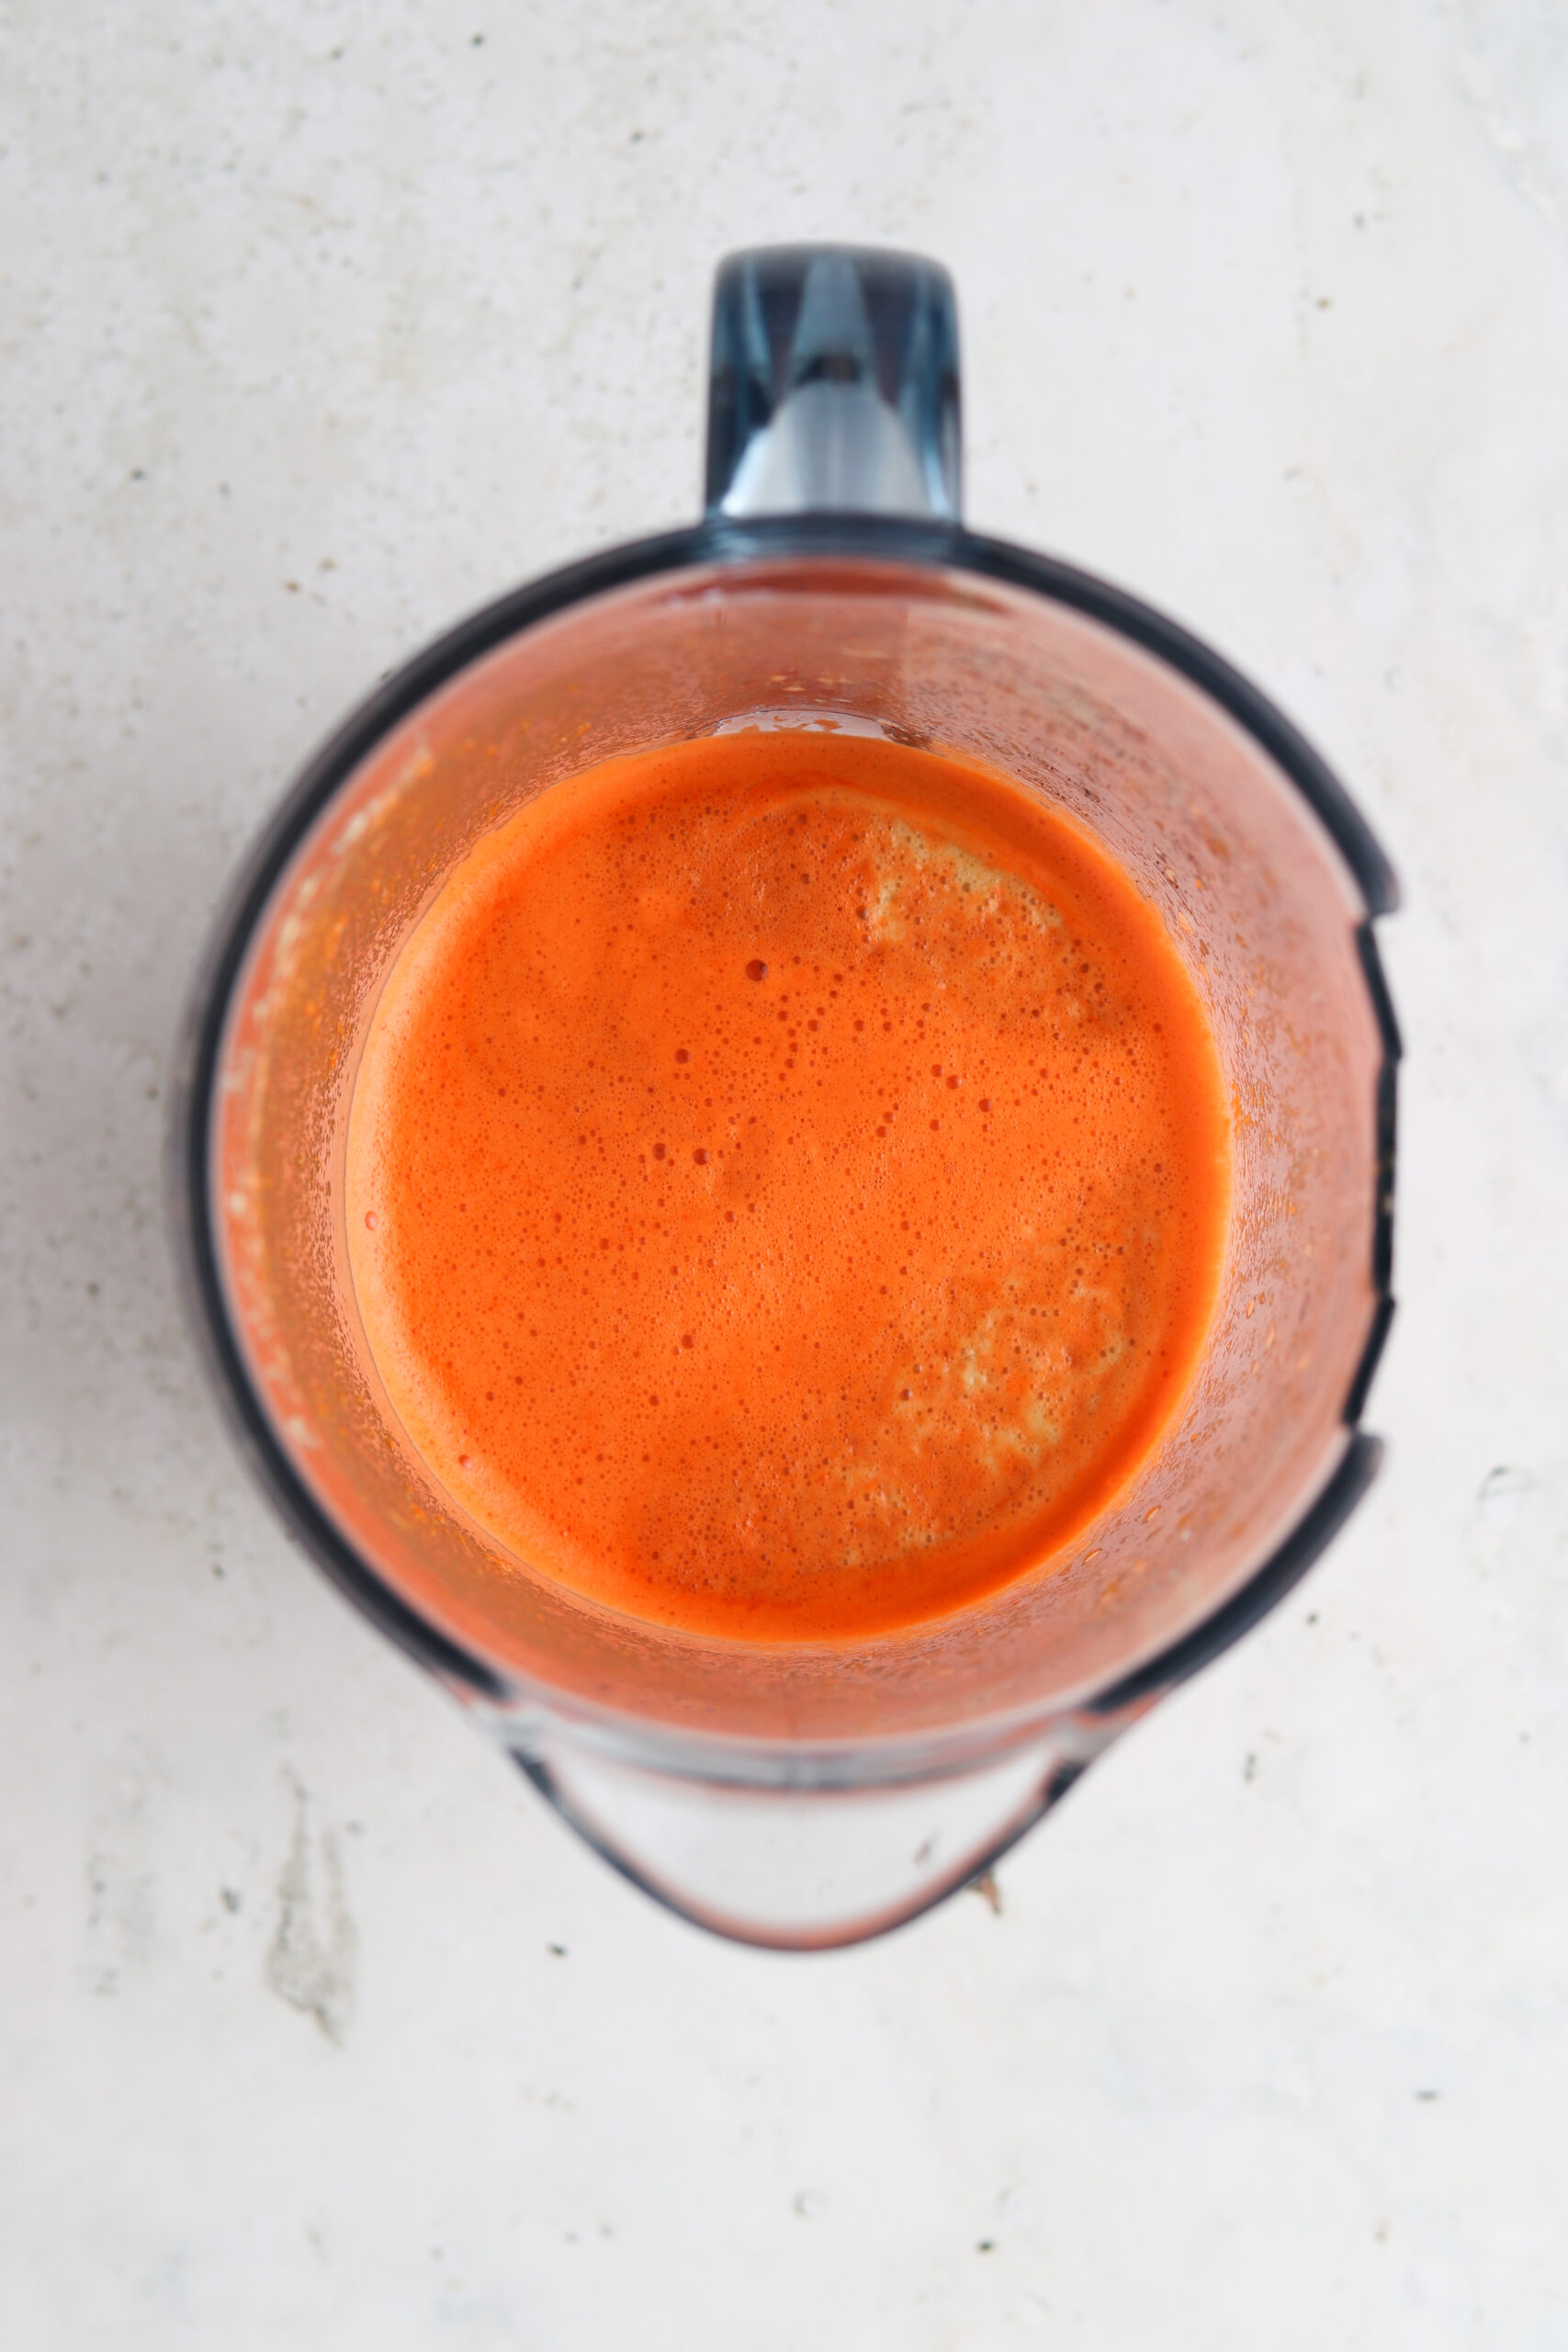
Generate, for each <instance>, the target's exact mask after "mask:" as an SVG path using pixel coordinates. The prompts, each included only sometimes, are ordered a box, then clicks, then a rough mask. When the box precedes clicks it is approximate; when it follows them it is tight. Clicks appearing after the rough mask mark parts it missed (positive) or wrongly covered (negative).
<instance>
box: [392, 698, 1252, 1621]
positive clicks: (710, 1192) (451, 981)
mask: <svg viewBox="0 0 1568 2352" xmlns="http://www.w3.org/2000/svg"><path fill="white" fill-rule="evenodd" d="M1229 1170H1230V1136H1229V1125H1228V1119H1227V1114H1226V1111H1225V1104H1224V1088H1223V1084H1222V1080H1221V1073H1220V1068H1219V1062H1218V1057H1217V1055H1216V1052H1215V1048H1214V1045H1213V1038H1212V1035H1211V1034H1210V1032H1209V1029H1208V1026H1207V1023H1206V1021H1205V1018H1204V1015H1203V1013H1202V1011H1201V1006H1200V1004H1199V1001H1198V999H1197V996H1196V993H1195V991H1194V990H1193V988H1192V986H1191V983H1190V980H1189V978H1188V977H1187V974H1186V972H1185V970H1184V968H1183V967H1182V965H1181V964H1180V961H1179V958H1178V956H1177V955H1176V952H1175V949H1174V947H1173V946H1172V944H1171V943H1170V941H1169V939H1168V936H1167V934H1166V933H1165V930H1164V926H1163V923H1162V921H1161V918H1160V917H1159V915H1158V913H1157V912H1156V910H1155V909H1154V908H1153V907H1151V906H1150V905H1149V904H1148V903H1147V902H1146V901H1145V899H1143V898H1141V897H1140V895H1139V894H1138V892H1137V891H1136V889H1135V888H1134V886H1133V884H1132V882H1131V880H1130V879H1129V877H1128V876H1126V875H1125V874H1124V873H1123V872H1122V870H1121V869H1120V868H1119V867H1118V866H1117V865H1114V863H1113V862H1112V861H1111V859H1110V858H1109V857H1108V856H1107V855H1106V854H1105V853H1104V852H1103V851H1102V850H1100V848H1099V847H1098V845H1097V844H1095V843H1094V842H1091V841H1090V840H1089V838H1088V837H1087V836H1086V835H1085V834H1084V832H1083V831H1081V830H1080V829H1079V828H1078V827H1077V826H1076V825H1075V824H1073V823H1072V822H1071V821H1070V820H1066V818H1064V817H1061V816H1059V815H1057V814H1055V813H1054V812H1052V811H1051V810H1049V809H1045V808H1043V807H1042V806H1041V805H1040V804H1038V803H1037V802H1035V801H1034V800H1033V799H1032V798H1031V797H1028V796H1026V795H1025V794H1024V793H1023V792H1022V791H1021V789H1020V788H1019V787H1017V786H1012V785H1010V784H1008V783H1007V782H1006V781H1005V780H1003V779H1001V778H998V777H997V776H994V775H989V774H988V773H987V772H986V771H984V770H981V769H978V768H975V767H972V766H970V765H968V764H967V763H962V762H959V761H957V760H954V759H951V758H942V757H939V756H937V755H934V754H931V753H928V752H918V751H913V750H909V749H906V748H904V747H902V746H899V745H896V744H893V743H889V742H885V741H880V740H877V739H871V738H865V737H849V738H843V739H834V738H831V737H827V736H822V735H816V734H810V735H807V734H793V735H792V734H787V733H779V732H767V733H762V732H759V733H758V734H755V735H744V734H739V735H738V734H728V735H725V736H722V737H716V738H711V739H706V740H705V741H699V742H694V743H689V744H685V745H681V746H677V747H675V748H673V749H671V750H667V751H661V752H651V753H647V754H643V755H640V756H639V757H637V758H636V759H631V760H626V761H620V762H615V763H608V764H606V765H605V766H604V767H603V768H600V769H597V770H594V771H592V773H590V774H589V775H585V776H582V777H580V778H578V779H576V780H575V781H574V782H573V783H571V784H570V785H568V786H559V787H557V788H556V789H555V790H553V791H551V792H549V793H547V794H546V795H544V796H542V797H540V798H539V799H538V800H536V801H535V802H534V803H532V804H531V805H530V806H529V807H528V808H526V809H525V810H524V811H523V812H522V813H521V814H520V815H519V816H518V817H516V818H514V819H513V820H512V821H511V822H510V823H508V824H507V825H504V826H502V828H500V829H499V830H498V831H496V832H494V833H492V834H491V835H490V836H489V837H488V838H486V839H485V840H483V841H482V842H480V843H479V846H478V847H477V848H476V850H475V851H474V852H473V853H472V854H471V855H470V856H469V857H468V860H467V861H466V862H465V864H464V865H462V866H461V867H459V868H458V869H457V872H455V873H454V874H453V875H452V876H451V877H450V878H449V880H448V882H447V883H446V887H445V888H444V889H443V890H442V892H441V893H440V895H439V896H438V898H437V899H436V900H435V902H434V905H433V906H432V908H431V909H430V910H429V912H428V913H427V914H426V915H425V917H424V918H423V921H422V922H421V923H420V924H419V926H418V927H417V928H416V930H415V932H414V933H413V934H412V937H411V938H410V940H409V942H408V943H407V944H406V946H405V947H404V949H403V951H402V954H401V956H400V959H399V961H398V963H397V965H396V967H394V970H393V973H392V976H391V978H390V979H389V984H388V987H387V989H386V990H385V992H384V994H383V998H382V1001H381V1003H380V1005H379V1006H378V1011H377V1013H376V1015H375V1018H374V1021H373V1023H372V1026H371V1030H370V1034H369V1037H368V1040H367V1046H366V1051H365V1056H364V1059H363V1063H362V1067H361V1070H360V1075H359V1078H358V1080H357V1083H356V1087H355V1099H354V1103H353V1107H352V1113H351V1119H350V1133H349V1155H348V1186H347V1201H348V1225H349V1245H350V1257H351V1263H352V1268H353V1274H354V1281H355V1292H356V1295H357V1298H358V1302H359V1306H360V1310H361V1314H362V1317H363V1319H364V1323H365V1328H366V1331H367V1337H368V1340H369V1342H370V1346H371V1349H372V1351H373V1353H374V1355H375V1357H376V1360H377V1363H378V1369H379V1371H380V1373H381V1374H382V1377H383V1380H384V1382H385V1384H386V1386H387V1389H388V1393H389V1397H391V1400H392V1402H393V1405H394V1407H395V1408H396V1410H397V1412H398V1414H399V1415H400V1419H401V1420H402V1422H403V1424H404V1426H405V1428H406V1430H408V1432H409V1435H410V1437H411V1438H412V1442H413V1443H414V1445H415V1446H416V1448H417V1449H418V1451H419V1452H420V1453H421V1454H422V1455H423V1458H424V1460H425V1461H426V1463H427V1464H428V1465H429V1467H430V1469H431V1471H432V1473H433V1475H434V1476H435V1477H436V1479H437V1480H438V1481H439V1482H440V1483H441V1484H442V1485H443V1486H445V1487H447V1488H448V1489H449V1490H450V1491H451V1493H452V1494H453V1495H454V1497H455V1498H457V1500H459V1501H460V1502H461V1503H462V1504H463V1506H464V1507H465V1508H466V1509H467V1510H468V1511H469V1512H470V1513H471V1514H472V1515H473V1516H474V1517H475V1518H477V1519H478V1520H479V1521H481V1522H482V1523H483V1524H484V1525H485V1526H486V1527H487V1528H488V1529H489V1530H490V1531H491V1532H492V1533H493V1534H494V1535H495V1536H496V1537H497V1538H498V1539H499V1540H500V1542H501V1543H502V1544H503V1545H505V1546H506V1547H507V1548H508V1549H509V1550H510V1551H511V1552H513V1554H514V1555H516V1556H517V1557H518V1558H519V1559H520V1560H522V1561H523V1562H525V1563H526V1564H527V1565H528V1566H530V1567H531V1568H532V1569H533V1570H534V1571H536V1573H539V1574H542V1575H544V1576H546V1577H552V1578H555V1579H557V1580H558V1581H559V1582H561V1583H563V1584H565V1585H567V1586H569V1587H570V1588H572V1589H575V1590H577V1591H579V1592H581V1593H582V1594H584V1595H587V1596H589V1597H591V1598H592V1599H594V1600H599V1601H602V1602H606V1603H608V1604H610V1605H611V1606H614V1607H615V1608H618V1609H622V1610H625V1611H629V1612H631V1613H632V1614H635V1615H637V1616H639V1617H643V1618H647V1619H652V1620H655V1621H656V1622H660V1623H667V1624H671V1625H680V1626H683V1627H686V1628H688V1629H690V1630H693V1631H697V1632H701V1633H705V1634H718V1635H728V1636H733V1637H738V1638H741V1639H752V1640H756V1639H767V1640H780V1639H783V1640H791V1639H794V1640H819V1639H831V1638H837V1637H841V1636H852V1635H857V1634H867V1633H872V1632H875V1631H878V1630H885V1629H887V1628H890V1627H893V1626H897V1625H899V1624H905V1623H912V1622H918V1621H919V1620H921V1619H923V1618H927V1617H931V1616H932V1615H936V1614H940V1613H942V1611H947V1610H950V1609H952V1608H953V1607H956V1606H959V1605H961V1604H963V1603H964V1602H967V1601H972V1600H976V1599H978V1598H980V1597H981V1596H983V1595H984V1594H985V1593H987V1592H989V1591H992V1590H995V1589H997V1588H998V1587H999V1586H1002V1585H1005V1584H1006V1583H1008V1582H1010V1580H1012V1579H1013V1578H1014V1577H1018V1576H1019V1575H1021V1574H1023V1573H1026V1572H1029V1571H1031V1570H1032V1569H1035V1568H1037V1567H1039V1566H1042V1565H1043V1564H1048V1563H1049V1561H1050V1558H1051V1557H1052V1555H1053V1554H1054V1553H1056V1552H1059V1551H1060V1549H1061V1547H1062V1546H1063V1545H1064V1544H1067V1543H1068V1542H1070V1540H1071V1538H1072V1536H1073V1534H1074V1533H1075V1532H1076V1531H1077V1530H1078V1529H1080V1528H1081V1527H1082V1526H1083V1525H1084V1524H1085V1522H1086V1521H1088V1519H1089V1518H1090V1517H1091V1516H1092V1515H1093V1514H1094V1513H1095V1512H1096V1511H1097V1510H1099V1509H1100V1508H1101V1507H1102V1506H1103V1504H1104V1503H1105V1502H1106V1501H1107V1500H1109V1499H1110V1498H1111V1497H1112V1496H1113V1495H1114V1493H1115V1492H1116V1490H1117V1488H1118V1487H1121V1486H1122V1485H1123V1484H1124V1483H1125V1482H1126V1481H1127V1480H1128V1479H1129V1478H1130V1477H1131V1476H1133V1475H1134V1473H1135V1471H1136V1469H1137V1467H1138V1466H1139V1464H1141V1463H1142V1462H1143V1461H1144V1460H1145V1458H1146V1456H1147V1454H1148V1453H1149V1451H1150V1449H1151V1448H1152V1447H1153V1445H1154V1444H1155V1443H1156V1442H1157V1440H1158V1438H1159V1436H1160V1434H1161V1432H1162V1431H1163V1430H1164V1429H1165V1428H1166V1427H1167V1425H1168V1421H1169V1419H1170V1417H1171V1414H1172V1413H1173V1412H1174V1410H1175V1408H1176V1407H1177V1406H1178V1404H1179V1401H1180V1399H1181V1397H1182V1396H1183V1395H1184V1393H1185V1391H1186V1389H1187V1387H1188V1386H1189V1385H1190V1378H1191V1375H1192V1372H1193V1369H1194V1366H1195V1363H1196V1362H1197V1359H1198V1356H1199V1353H1200V1351H1201V1346H1202V1342H1203V1340H1204V1338H1205V1335H1206V1332H1207V1329H1208V1325H1209V1321H1210V1318H1211V1316H1212V1313H1213V1301H1214V1296H1215V1292H1216V1287H1217V1282H1218V1276H1219V1272H1220V1266H1221V1261H1222V1259H1223V1254H1224V1230H1225V1218H1226V1213H1227V1209H1228V1199H1229Z"/></svg>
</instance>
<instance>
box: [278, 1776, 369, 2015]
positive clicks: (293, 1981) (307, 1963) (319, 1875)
mask: <svg viewBox="0 0 1568 2352" xmlns="http://www.w3.org/2000/svg"><path fill="white" fill-rule="evenodd" d="M289 1779H290V1781H293V1787H294V1841H293V1844H292V1845H291V1847H290V1848H289V1852H288V1860H287V1861H286V1862H285V1864H284V1866H283V1870H282V1872H281V1874H280V1876H279V1878H278V1882H277V1927H276V1931H275V1933H274V1935H273V1939H272V1948H271V1950H270V1951H268V1953H267V1956H266V1981H267V1983H268V1985H270V1986H271V1988H272V1990H273V1991H274V1992H275V1993H276V1995H277V1996H278V1998H279V1999H280V2000H284V2001H287V2002H288V2005H289V2007H291V2008H295V2009H303V2010H304V2011H305V2013H306V2014H307V2016H309V2017H313V2018H315V2020H316V2023H317V2024H318V2025H319V2026H320V2027H321V2031H322V2032H323V2033H324V2034H325V2035H326V2037H327V2040H328V2041H332V2042H337V2043H340V2044H341V2042H342V2041H343V2038H344V2034H345V2033H346V2032H347V2030H348V2027H349V2023H350V2021H351V2019H352V2018H353V2015H354V1992H355V1968H356V1963H357V1961H358V1956H359V1938H358V1935H357V1933H356V1932H355V1925H354V1921H353V1919H352V1918H351V1917H349V1910H348V1902H347V1898H346V1896H345V1894H344V1882H343V1855H342V1852H341V1850H340V1849H339V1846H338V1840H337V1835H336V1832H335V1831H333V1830H332V1829H323V1830H322V1831H321V1834H320V1836H319V1837H317V1838H315V1839H314V1840H312V1838H311V1836H310V1798H309V1797H308V1796H307V1794H306V1792H305V1791H304V1789H303V1788H302V1787H301V1786H300V1784H299V1781H297V1780H294V1776H293V1774H292V1773H290V1774H289Z"/></svg>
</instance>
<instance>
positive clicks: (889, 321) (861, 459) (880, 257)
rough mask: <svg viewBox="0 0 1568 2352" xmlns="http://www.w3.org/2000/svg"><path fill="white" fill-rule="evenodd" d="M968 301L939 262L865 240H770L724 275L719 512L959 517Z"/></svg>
mask: <svg viewBox="0 0 1568 2352" xmlns="http://www.w3.org/2000/svg"><path fill="white" fill-rule="evenodd" d="M962 470H963V450H962V446H961V438H960V412H959V371H958V305H957V300H956V298H955V296H954V294H953V280H952V278H951V277H949V276H948V274H947V272H946V270H945V269H943V268H942V266H940V264H938V263H936V262H933V261H926V260H923V259H922V258H921V257H920V256H919V254H899V253H884V252H881V251H878V250H875V249H873V248H867V247H861V246H852V245H763V246H761V247H758V248H757V249H755V250H753V251H752V252H750V253H739V254H730V256H729V258H728V260H727V261H724V262H721V263H720V264H719V267H718V272H717V275H716V278H715V280H714V292H713V340H712V349H711V354H710V359H709V369H708V434H707V490H706V506H707V512H708V513H709V514H710V515H803V514H832V513H840V514H841V513H853V514H861V515H915V516H919V517H924V518H936V519H938V520H941V521H944V522H954V523H956V522H957V521H959V519H960V515H961V505H962V479H961V477H962Z"/></svg>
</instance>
